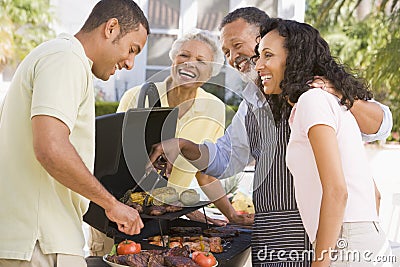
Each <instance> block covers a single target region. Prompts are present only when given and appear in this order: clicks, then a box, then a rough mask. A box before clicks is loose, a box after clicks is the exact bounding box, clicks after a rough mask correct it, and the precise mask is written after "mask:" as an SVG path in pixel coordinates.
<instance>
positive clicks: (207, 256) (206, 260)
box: [192, 251, 217, 267]
mask: <svg viewBox="0 0 400 267" xmlns="http://www.w3.org/2000/svg"><path fill="white" fill-rule="evenodd" d="M192 259H193V260H194V262H195V263H197V264H198V265H200V267H212V266H214V265H216V264H217V260H216V259H215V257H214V255H213V254H212V253H211V252H202V251H195V252H193V253H192Z"/></svg>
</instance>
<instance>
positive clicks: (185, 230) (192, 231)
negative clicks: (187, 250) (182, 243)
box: [169, 226, 202, 236]
mask: <svg viewBox="0 0 400 267" xmlns="http://www.w3.org/2000/svg"><path fill="white" fill-rule="evenodd" d="M169 232H170V234H171V235H173V236H194V235H201V233H202V229H201V227H191V226H188V227H183V226H182V227H171V228H170V229H169Z"/></svg>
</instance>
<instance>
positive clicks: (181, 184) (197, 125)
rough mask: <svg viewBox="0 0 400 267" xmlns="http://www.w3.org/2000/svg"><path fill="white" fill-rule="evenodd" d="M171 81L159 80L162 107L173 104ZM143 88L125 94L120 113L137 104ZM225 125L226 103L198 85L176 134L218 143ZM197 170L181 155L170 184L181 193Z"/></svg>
mask: <svg viewBox="0 0 400 267" xmlns="http://www.w3.org/2000/svg"><path fill="white" fill-rule="evenodd" d="M168 79H170V78H167V80H168ZM167 80H165V81H163V82H160V83H156V86H157V89H158V92H159V94H160V100H161V106H162V107H169V103H168V98H167V87H166V85H167ZM140 88H141V86H136V87H134V88H132V89H130V90H128V91H126V92H125V93H124V95H123V96H122V98H121V101H120V103H119V106H118V109H117V112H124V111H126V110H128V109H130V108H136V107H137V98H138V96H139V92H140ZM224 128H225V104H224V103H223V102H222V101H221V100H220V99H219V98H218V97H216V96H214V95H213V94H210V93H208V92H206V91H204V89H202V88H197V92H196V97H195V101H194V103H193V105H192V106H191V108H190V109H189V110H188V111H187V112H186V114H185V115H183V116H182V118H180V119H178V122H177V127H176V137H179V138H185V139H188V140H191V141H193V142H195V143H202V142H204V141H206V140H208V141H211V142H215V141H216V140H217V139H218V138H219V137H221V136H222V135H223V134H224ZM196 172H197V169H195V168H194V167H193V166H192V165H191V164H189V163H188V162H187V161H186V160H184V159H183V158H182V157H181V156H179V157H178V158H177V160H176V161H175V163H174V167H173V169H172V172H171V175H170V177H169V179H168V185H169V186H173V187H175V188H176V189H177V191H178V192H181V191H183V190H185V189H186V188H187V187H188V186H189V185H190V184H191V182H192V180H193V178H194V175H195V174H196Z"/></svg>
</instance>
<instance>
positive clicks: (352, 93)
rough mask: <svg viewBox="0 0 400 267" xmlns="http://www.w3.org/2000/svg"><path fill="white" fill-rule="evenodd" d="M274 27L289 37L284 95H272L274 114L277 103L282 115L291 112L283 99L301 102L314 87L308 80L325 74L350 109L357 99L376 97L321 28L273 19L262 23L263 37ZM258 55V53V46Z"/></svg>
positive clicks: (287, 39) (261, 32)
mask: <svg viewBox="0 0 400 267" xmlns="http://www.w3.org/2000/svg"><path fill="white" fill-rule="evenodd" d="M273 30H276V31H277V32H278V33H279V35H280V36H282V37H284V38H285V40H284V47H285V48H286V50H287V58H286V69H285V73H284V78H283V80H282V81H281V83H280V87H281V89H282V94H281V96H280V97H277V96H275V97H269V98H270V99H269V102H270V103H271V104H272V105H271V106H272V107H271V108H272V110H273V112H274V117H275V115H277V114H275V113H276V112H278V110H275V111H274V109H276V106H280V107H281V111H279V112H280V114H282V112H283V113H287V112H284V111H282V107H283V104H282V99H288V100H289V101H290V102H292V103H297V101H298V99H299V97H300V96H301V95H302V94H303V93H304V92H306V91H308V90H309V89H310V86H309V85H308V83H309V82H310V81H312V80H314V76H324V77H325V79H327V80H329V81H330V83H331V84H333V86H334V87H335V88H336V91H337V92H340V93H341V94H342V99H341V100H340V103H341V104H342V105H345V106H346V107H347V108H348V109H350V108H351V107H352V105H353V103H354V100H356V99H361V100H368V99H371V98H372V93H371V91H369V90H368V85H367V84H366V82H365V81H364V80H363V79H360V78H358V77H356V76H355V75H353V74H351V73H350V71H349V70H347V69H346V67H345V66H344V65H343V64H341V63H338V62H337V61H336V60H335V58H334V57H333V56H332V55H331V53H330V49H329V45H328V43H327V42H326V41H325V40H324V39H323V38H322V37H321V35H320V34H319V32H318V30H316V29H315V28H313V27H312V26H310V25H308V24H306V23H300V22H297V21H292V20H283V19H279V18H273V19H269V20H268V21H267V22H266V23H264V24H263V25H262V26H261V28H260V37H261V38H262V37H264V36H265V35H266V34H267V33H268V32H270V31H273ZM256 54H257V55H258V46H257V47H256ZM274 107H275V108H274ZM284 110H285V109H284ZM285 115H286V114H285ZM278 117H279V116H278ZM281 117H282V116H281ZM275 118H277V117H275Z"/></svg>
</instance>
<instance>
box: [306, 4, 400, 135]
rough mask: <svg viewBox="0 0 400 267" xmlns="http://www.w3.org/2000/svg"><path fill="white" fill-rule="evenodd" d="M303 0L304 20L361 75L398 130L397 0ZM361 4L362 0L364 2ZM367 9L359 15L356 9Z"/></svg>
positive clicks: (399, 50)
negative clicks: (389, 110)
mask: <svg viewBox="0 0 400 267" xmlns="http://www.w3.org/2000/svg"><path fill="white" fill-rule="evenodd" d="M362 4H363V1H362V0H340V1H334V0H328V1H326V0H325V1H324V0H307V10H306V22H307V23H310V24H312V25H314V26H315V27H316V28H318V29H319V31H320V32H321V35H322V36H323V37H324V38H325V39H326V40H327V41H328V43H329V44H330V47H331V51H332V54H333V55H334V56H337V57H338V58H340V60H341V61H342V62H344V63H345V64H346V65H348V66H349V67H350V68H351V69H353V70H355V72H356V73H358V74H359V75H360V76H361V77H364V78H365V79H366V80H367V81H368V82H369V84H370V86H371V90H372V91H373V93H374V98H375V99H376V100H378V101H380V102H382V103H384V104H386V105H388V106H389V107H390V109H391V111H392V114H393V131H399V130H400V94H399V84H400V75H399V73H400V27H399V25H400V1H399V0H393V1H379V2H378V1H376V0H375V1H372V4H371V6H365V5H364V6H362ZM364 4H365V3H364ZM361 7H362V8H364V9H366V8H367V9H369V12H367V15H366V16H364V17H361V16H360V15H359V11H360V8H361Z"/></svg>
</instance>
